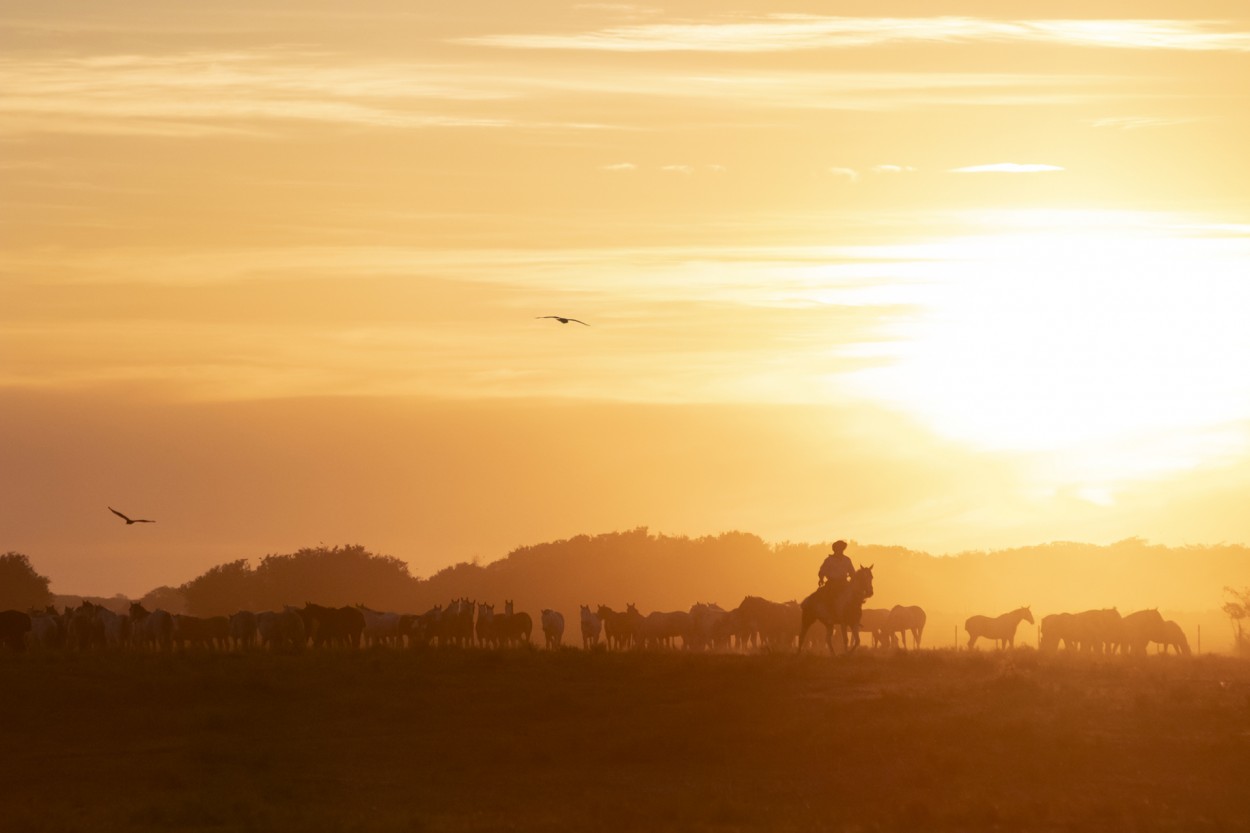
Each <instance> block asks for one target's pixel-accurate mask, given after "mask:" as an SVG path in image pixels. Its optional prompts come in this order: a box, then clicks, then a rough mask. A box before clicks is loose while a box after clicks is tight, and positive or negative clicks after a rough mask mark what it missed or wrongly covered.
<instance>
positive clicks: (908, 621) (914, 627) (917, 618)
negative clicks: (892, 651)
mask: <svg viewBox="0 0 1250 833" xmlns="http://www.w3.org/2000/svg"><path fill="white" fill-rule="evenodd" d="M865 612H866V611H865ZM926 618H927V617H926V616H925V612H924V608H921V607H919V606H917V605H906V606H904V605H894V607H892V608H890V616H889V618H888V619H887V620H886V629H887V630H888V631H889V632H890V641H891V642H895V641H896V640H897V637H896V636H895V634H902V635H903V648H904V649H906V648H907V632H908V631H911V636H912V647H913V648H919V647H920V637H921V635H923V634H924V623H925V619H926Z"/></svg>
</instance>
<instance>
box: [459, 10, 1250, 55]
mask: <svg viewBox="0 0 1250 833" xmlns="http://www.w3.org/2000/svg"><path fill="white" fill-rule="evenodd" d="M459 42H461V43H469V44H475V45H479V46H492V47H504V48H510V49H572V50H603V51H614V52H671V51H689V52H776V51H790V50H796V49H838V48H854V47H869V46H883V45H889V44H899V43H971V42H1024V43H1042V44H1058V45H1068V46H1087V47H1105V48H1116V49H1179V50H1190V51H1212V50H1216V51H1238V52H1245V51H1250V32H1247V31H1240V30H1237V29H1233V28H1231V26H1230V24H1228V23H1227V22H1224V21H1213V20H1159V19H1123V20H1116V19H1108V20H1066V19H1057V20H989V19H985V18H976V17H955V16H942V17H822V16H814V15H781V14H778V15H768V16H765V17H762V18H760V19H758V20H749V21H742V20H733V21H725V22H714V23H651V24H638V25H631V26H615V27H609V28H606V29H600V30H597V31H587V32H574V33H567V34H566V33H559V34H532V33H525V34H499V35H481V36H474V37H467V38H461V39H460V41H459Z"/></svg>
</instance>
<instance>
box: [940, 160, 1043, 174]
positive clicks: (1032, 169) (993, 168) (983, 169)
mask: <svg viewBox="0 0 1250 833" xmlns="http://www.w3.org/2000/svg"><path fill="white" fill-rule="evenodd" d="M1062 170H1064V169H1063V168H1061V167H1059V166H1058V165H1042V164H1037V163H1020V162H995V163H993V164H990V165H969V166H967V167H964V168H951V169H950V173H953V174H1038V173H1048V172H1051V171H1062Z"/></svg>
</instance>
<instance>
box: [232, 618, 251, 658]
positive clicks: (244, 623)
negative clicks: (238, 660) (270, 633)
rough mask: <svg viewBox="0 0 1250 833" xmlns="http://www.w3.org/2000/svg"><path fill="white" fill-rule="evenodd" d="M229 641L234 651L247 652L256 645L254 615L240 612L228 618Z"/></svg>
mask: <svg viewBox="0 0 1250 833" xmlns="http://www.w3.org/2000/svg"><path fill="white" fill-rule="evenodd" d="M230 641H231V642H233V643H234V647H235V649H236V650H249V649H251V647H252V646H253V645H255V644H256V614H255V613H253V612H252V611H250V610H240V611H239V612H237V613H235V614H233V615H232V616H231V617H230Z"/></svg>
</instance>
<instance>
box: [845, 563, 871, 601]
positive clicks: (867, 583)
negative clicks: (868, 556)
mask: <svg viewBox="0 0 1250 833" xmlns="http://www.w3.org/2000/svg"><path fill="white" fill-rule="evenodd" d="M874 566H875V565H873V564H869V565H868V566H867V567H860V568H859V569H858V570H856V571H855V575H853V576H852V577H851V584H853V585H854V586H855V588H856V591H857V595H859V596H860V597H861V598H864V599H867V598H870V597H871V596H872V568H873V567H874Z"/></svg>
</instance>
